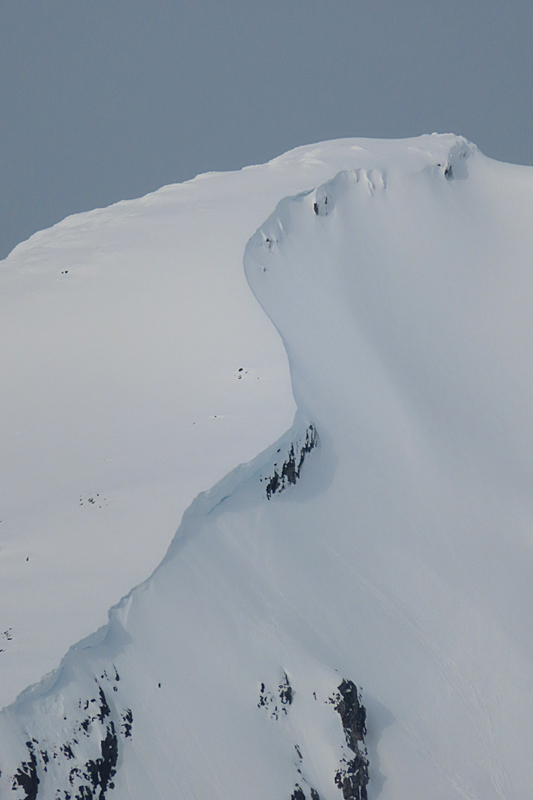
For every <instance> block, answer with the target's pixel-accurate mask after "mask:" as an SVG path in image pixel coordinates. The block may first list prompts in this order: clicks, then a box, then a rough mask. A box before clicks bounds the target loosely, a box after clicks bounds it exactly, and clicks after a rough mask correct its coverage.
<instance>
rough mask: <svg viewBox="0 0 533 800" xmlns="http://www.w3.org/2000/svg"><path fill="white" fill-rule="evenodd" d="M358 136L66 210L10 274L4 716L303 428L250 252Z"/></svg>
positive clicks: (0, 648)
mask: <svg viewBox="0 0 533 800" xmlns="http://www.w3.org/2000/svg"><path fill="white" fill-rule="evenodd" d="M353 159H354V155H353V152H352V149H351V142H332V143H326V144H323V145H318V146H314V147H304V148H299V149H298V150H295V151H294V152H293V153H289V154H287V155H286V156H282V157H281V158H280V159H275V160H274V161H273V162H271V163H270V164H265V165H261V166H258V167H249V168H247V169H244V170H242V171H240V172H235V173H227V174H209V175H202V176H200V177H198V178H196V179H195V180H193V181H189V182H187V183H185V184H181V185H175V186H166V187H164V188H163V189H160V190H159V191H158V192H155V193H153V194H150V195H148V196H147V197H143V198H141V199H139V200H133V201H127V202H122V203H118V204H116V205H114V206H111V207H110V208H106V209H101V210H96V211H92V212H89V213H87V214H79V215H76V216H73V217H69V218H68V219H66V220H65V221H64V222H62V223H60V224H58V225H55V226H54V227H53V228H51V229H50V230H46V231H42V232H41V233H37V234H35V235H34V236H32V237H31V239H29V240H28V242H25V243H23V244H21V245H19V246H18V247H17V248H15V250H14V251H13V252H12V253H11V255H10V256H9V258H8V259H6V260H5V261H4V262H2V263H1V265H0V336H1V340H2V348H1V349H0V380H1V385H2V415H1V416H0V520H1V522H0V675H1V680H0V707H1V706H3V705H4V704H6V703H9V702H11V701H12V700H14V698H15V697H16V695H17V694H18V693H19V692H20V691H22V689H24V687H25V686H27V685H28V684H29V683H33V682H35V681H37V680H39V679H40V677H41V676H42V675H43V674H44V673H46V672H48V671H49V670H51V669H53V668H54V667H56V666H57V664H58V662H59V660H60V658H61V657H62V655H63V654H64V652H65V651H66V649H67V648H68V647H69V645H70V644H72V642H74V641H77V640H78V639H80V638H81V637H83V636H86V635H88V634H89V633H90V632H91V631H92V630H94V629H95V628H96V627H98V626H99V625H101V624H103V623H104V622H105V620H106V618H107V611H108V609H109V607H110V606H111V605H112V604H113V603H116V602H117V601H118V600H119V599H120V598H121V597H122V596H123V595H124V594H125V593H126V592H127V591H129V590H130V589H131V587H132V586H134V585H135V584H137V583H138V582H139V581H141V580H143V579H144V578H146V577H147V576H148V575H149V574H150V573H151V572H152V570H153V569H155V567H156V566H157V565H158V564H159V562H160V561H161V559H162V557H163V555H164V554H165V552H166V550H167V548H168V545H169V543H170V541H171V539H172V536H173V535H174V533H175V531H176V528H177V526H178V525H179V522H180V519H181V516H182V514H183V511H184V510H185V509H186V508H187V506H188V505H189V504H190V503H191V502H192V500H193V499H194V497H196V495H197V494H198V493H199V492H200V491H204V490H206V489H208V488H209V487H210V486H212V485H213V484H214V483H216V482H217V481H218V480H220V479H221V478H222V477H223V476H224V475H225V474H226V473H227V472H229V471H230V470H232V469H233V468H234V467H235V466H237V465H238V464H239V463H241V462H246V461H249V460H250V459H251V458H253V457H254V456H255V455H257V453H259V452H261V451H262V450H263V449H264V448H265V447H266V446H267V445H269V444H270V443H271V442H272V441H274V440H275V439H276V438H277V437H278V436H280V435H281V434H282V433H283V432H284V431H285V430H286V429H287V428H288V427H289V426H290V425H291V423H292V420H293V416H294V410H295V407H294V401H293V398H292V392H291V388H290V378H289V373H288V367H287V359H286V356H285V352H284V350H283V347H282V345H281V342H280V341H279V337H278V336H277V334H276V333H275V331H274V329H273V328H272V325H271V324H270V322H269V321H268V319H267V318H266V317H265V315H264V314H263V312H262V311H261V309H260V308H259V306H258V304H257V301H256V300H255V299H254V297H253V296H252V295H251V293H250V290H249V288H248V286H247V284H246V280H245V277H244V274H243V270H242V254H243V251H244V247H245V244H246V242H247V240H248V238H249V237H250V236H251V235H252V234H253V233H254V231H255V230H256V228H257V227H258V225H260V224H261V223H262V222H263V220H264V219H265V218H266V216H267V215H268V214H269V213H270V212H271V211H272V209H273V208H274V207H275V205H276V203H277V202H278V200H280V199H281V198H282V197H283V196H285V195H286V194H288V193H294V192H297V191H301V190H303V189H306V188H309V187H311V186H313V185H314V184H316V183H320V182H323V181H324V180H327V179H328V178H330V177H332V176H333V175H334V174H335V172H337V171H338V170H339V169H342V168H345V167H347V166H350V165H351V164H352V163H353Z"/></svg>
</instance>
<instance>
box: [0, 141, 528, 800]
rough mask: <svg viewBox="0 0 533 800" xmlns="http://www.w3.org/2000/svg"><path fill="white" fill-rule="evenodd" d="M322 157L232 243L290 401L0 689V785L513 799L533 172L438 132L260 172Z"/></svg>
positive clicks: (524, 703)
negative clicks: (285, 369)
mask: <svg viewBox="0 0 533 800" xmlns="http://www.w3.org/2000/svg"><path fill="white" fill-rule="evenodd" d="M315 160H316V161H318V162H323V163H319V164H316V165H315V164H313V163H312V162H313V161H315ZM302 165H303V166H302ZM315 166H316V169H317V170H318V171H321V170H324V171H327V170H328V169H330V171H331V172H332V173H338V174H336V176H335V177H333V178H332V179H331V180H330V179H329V176H326V177H327V178H328V180H327V182H326V183H323V182H322V181H321V180H320V181H317V182H316V183H317V185H319V184H322V185H319V188H317V189H316V190H312V191H306V192H304V193H303V194H299V195H297V196H295V197H291V198H289V199H286V200H283V201H282V202H281V203H279V205H278V207H277V209H276V211H275V212H274V214H273V215H272V216H270V217H269V218H268V220H267V221H266V222H265V223H264V224H263V225H262V226H261V227H260V229H259V230H258V231H257V233H255V234H254V235H253V236H252V237H251V239H250V241H249V243H248V245H247V248H246V254H245V272H246V277H247V279H248V282H249V285H250V287H251V289H252V291H253V293H254V294H255V296H256V297H257V299H258V300H259V302H260V303H261V305H262V306H263V308H264V309H265V311H266V313H267V315H268V317H270V319H271V320H272V322H273V323H274V325H275V326H276V328H277V330H278V331H279V333H280V335H281V338H282V340H283V344H284V347H285V350H286V353H287V355H288V359H289V365H290V373H291V379H292V390H293V392H294V398H295V400H296V403H297V406H298V413H297V416H296V419H295V422H294V424H293V426H292V428H290V429H289V430H288V432H287V433H285V434H284V435H283V436H281V438H280V439H279V440H278V442H277V443H276V444H274V445H271V446H270V447H268V448H267V449H266V450H264V451H263V452H262V453H260V454H259V455H256V456H255V458H254V459H253V460H252V461H251V462H250V463H248V464H247V465H244V466H239V467H237V468H236V469H233V470H232V471H230V472H229V473H228V474H227V475H226V477H224V478H222V480H220V481H219V482H218V483H217V484H216V485H214V487H213V488H212V489H210V490H209V491H207V492H205V493H203V494H200V495H199V496H198V497H197V498H196V500H195V501H194V502H193V503H192V505H191V506H190V508H189V509H188V511H187V512H186V513H185V515H184V517H183V520H182V523H181V526H180V528H179V530H178V532H177V534H176V536H175V538H174V540H173V542H172V544H171V546H170V548H169V550H168V552H167V555H166V556H165V558H164V559H163V561H162V563H161V565H160V566H159V567H158V568H157V569H156V570H155V572H154V574H153V575H152V576H151V577H150V578H149V579H148V580H146V581H145V582H144V583H142V584H140V586H138V587H137V588H136V589H134V590H133V591H132V592H130V594H129V595H127V596H126V597H125V598H124V599H123V600H122V601H121V602H120V603H119V604H118V605H117V606H116V607H115V608H113V609H112V611H111V612H110V618H109V623H108V625H107V626H104V627H103V628H101V629H100V630H99V631H98V632H97V633H96V634H94V635H93V636H92V637H89V639H86V640H84V641H82V642H80V643H79V644H78V645H76V646H74V647H73V648H71V650H70V651H69V652H68V653H67V655H66V656H65V658H64V659H63V661H62V663H61V666H60V668H59V669H58V670H57V671H56V672H54V673H52V674H51V675H50V676H48V677H47V678H45V679H44V680H43V681H42V682H41V683H40V684H38V685H36V686H35V687H32V688H31V689H30V690H28V691H27V692H25V693H24V694H22V695H21V696H20V697H19V698H18V699H17V701H16V702H15V703H13V704H12V705H11V706H9V707H8V708H6V709H5V710H4V712H3V713H2V715H1V718H0V762H1V763H0V768H1V777H0V786H1V787H2V792H3V793H2V795H1V796H2V797H4V795H5V796H6V797H12V798H14V800H19V798H29V797H38V798H44V799H45V800H48V798H50V799H51V798H65V800H67V798H68V797H72V798H74V797H76V798H91V797H100V798H105V797H107V798H109V800H111V798H117V800H126V798H128V799H129V798H131V799H132V800H137V798H138V800H141V798H143V799H144V798H146V797H150V798H154V799H155V800H157V799H158V798H168V797H176V798H180V800H182V799H183V800H189V799H190V800H192V799H193V798H194V799H195V800H204V798H210V800H211V799H212V798H217V799H218V800H241V798H242V800H245V798H246V800H249V798H250V797H253V798H254V800H263V798H264V800H278V799H279V798H282V799H283V798H285V799H286V800H290V799H291V798H292V800H303V799H304V798H305V799H306V800H317V798H321V800H335V798H341V797H343V796H344V797H345V798H357V800H364V797H365V795H366V792H367V791H368V797H370V798H373V799H376V798H379V799H380V800H399V799H400V798H401V799H402V800H403V799H404V798H409V800H455V799H456V798H457V799H458V800H459V798H470V799H471V800H475V799H476V798H479V800H493V798H494V800H496V799H497V798H508V800H529V798H531V795H532V788H533V763H532V762H531V759H530V757H529V749H530V743H531V741H533V713H532V712H533V685H532V681H531V674H532V666H533V643H532V639H531V633H530V631H531V623H530V609H531V600H532V589H531V585H532V582H531V576H532V574H533V564H532V535H531V530H532V523H533V507H532V492H531V483H532V463H531V453H532V452H533V447H532V444H533V443H532V442H531V438H532V435H533V431H532V425H531V408H532V407H533V403H532V399H533V398H532V377H533V368H532V366H531V359H530V353H531V351H532V344H533V342H532V337H533V327H532V324H531V314H530V308H531V300H532V294H533V279H532V275H531V262H532V255H533V234H532V232H531V228H530V225H529V220H530V219H531V216H532V212H533V172H532V170H531V169H530V168H522V167H514V166H510V165H504V164H499V163H497V162H494V161H491V160H490V159H487V158H485V157H484V156H483V155H482V154H480V153H479V152H478V151H477V150H476V148H475V147H474V146H473V145H471V144H470V143H468V142H466V141H465V140H464V139H462V138H461V137H454V136H451V135H446V136H424V137H420V138H418V139H412V140H403V141H398V142H395V141H376V142H372V141H369V140H344V141H341V142H336V143H330V144H324V145H317V146H315V147H314V148H302V149H299V150H297V151H293V153H290V154H287V155H286V156H284V157H282V158H280V159H277V160H276V161H275V162H273V164H271V165H270V166H269V167H268V169H269V170H271V171H273V172H275V171H276V170H279V172H280V173H285V172H291V171H292V170H294V172H295V173H296V172H298V170H302V169H311V170H312V169H314V168H315ZM264 169H266V168H254V170H257V174H258V175H259V174H261V170H264ZM251 174H252V173H251ZM317 175H318V172H317ZM217 178H218V176H217ZM219 179H220V180H221V181H222V178H221V177H220V178H219ZM231 180H233V178H232V177H231V176H229V177H228V182H229V183H231ZM243 180H244V179H243ZM295 182H296V181H295ZM302 182H303V181H302ZM302 188H303V187H302ZM265 216H266V214H265ZM15 252H16V251H15ZM244 296H245V292H243V297H244ZM250 307H252V306H250ZM268 336H271V334H270V333H269V334H268ZM273 341H275V339H274V338H270V339H268V337H267V336H265V345H264V346H265V352H266V351H267V350H268V352H269V353H274V350H273V349H272V350H270V348H271V342H273ZM261 346H263V345H261ZM259 351H260V346H259V345H258V352H259ZM265 358H266V356H265ZM270 358H271V362H270V363H272V364H279V362H277V361H276V358H275V357H274V356H273V355H271V356H270ZM239 366H240V365H239ZM236 385H237V384H236ZM287 397H288V394H283V397H282V398H281V399H280V400H279V402H280V406H278V408H285V409H286V410H288V409H289V405H288V400H287ZM283 403H285V406H283ZM251 407H252V406H251V405H250V408H251ZM258 408H260V405H258ZM264 408H265V407H264V406H263V409H264ZM263 409H261V410H263ZM255 411H256V409H255V408H254V409H253V413H255ZM250 413H252V412H250ZM278 413H279V412H278ZM280 423H281V414H280V415H279V416H278V417H277V420H276V425H279V424H280ZM276 425H274V424H273V425H272V429H271V430H272V431H273V429H274V428H275V427H276ZM250 430H253V426H252V425H250ZM255 444H259V441H258V440H255ZM214 450H215V452H216V447H215V448H214ZM232 455H233V453H232ZM1 655H3V654H1ZM355 687H357V690H356V688H355ZM357 692H358V693H359V697H360V698H361V701H362V703H363V704H364V707H365V708H366V714H367V716H366V728H367V731H365V721H364V718H363V717H362V716H361V708H360V706H359V701H358V699H357V697H358V694H357ZM363 739H364V741H363ZM367 763H368V770H369V777H370V781H369V783H368V787H367V788H366V772H365V770H366V768H367ZM2 782H3V783H2Z"/></svg>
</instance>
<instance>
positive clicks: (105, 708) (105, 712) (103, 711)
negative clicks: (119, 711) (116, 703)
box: [98, 686, 111, 722]
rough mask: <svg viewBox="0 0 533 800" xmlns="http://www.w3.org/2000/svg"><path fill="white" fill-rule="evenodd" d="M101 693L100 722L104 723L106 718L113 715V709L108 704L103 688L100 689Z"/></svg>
mask: <svg viewBox="0 0 533 800" xmlns="http://www.w3.org/2000/svg"><path fill="white" fill-rule="evenodd" d="M98 689H99V693H100V713H99V714H98V719H99V720H100V722H103V721H104V720H105V718H106V717H108V716H109V715H110V714H111V709H110V708H109V705H108V703H107V697H106V696H105V692H104V690H103V689H102V687H101V686H99V687H98Z"/></svg>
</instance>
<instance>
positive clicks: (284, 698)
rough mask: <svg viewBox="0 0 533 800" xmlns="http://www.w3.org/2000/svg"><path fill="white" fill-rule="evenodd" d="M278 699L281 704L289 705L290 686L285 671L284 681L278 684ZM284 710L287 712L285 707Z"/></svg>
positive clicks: (290, 701)
mask: <svg viewBox="0 0 533 800" xmlns="http://www.w3.org/2000/svg"><path fill="white" fill-rule="evenodd" d="M279 699H280V701H281V704H282V705H283V706H290V704H291V703H292V686H291V685H290V683H289V678H288V677H287V673H285V679H284V681H283V682H282V683H280V685H279ZM284 710H285V713H287V711H286V709H284Z"/></svg>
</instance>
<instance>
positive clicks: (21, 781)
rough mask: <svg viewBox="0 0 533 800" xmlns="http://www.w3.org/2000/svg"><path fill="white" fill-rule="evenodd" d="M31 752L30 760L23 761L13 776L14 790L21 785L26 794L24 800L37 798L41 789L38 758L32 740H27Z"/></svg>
mask: <svg viewBox="0 0 533 800" xmlns="http://www.w3.org/2000/svg"><path fill="white" fill-rule="evenodd" d="M26 747H27V748H28V752H29V754H30V759H29V761H23V762H22V764H21V765H20V767H19V769H18V770H17V772H16V773H15V775H14V776H13V787H12V788H13V790H15V789H17V788H18V787H21V788H22V789H23V790H24V791H25V792H26V796H25V797H24V799H23V800H35V798H36V797H37V792H38V789H39V776H38V775H37V758H36V757H35V749H34V747H33V744H32V742H26Z"/></svg>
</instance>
